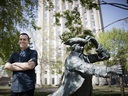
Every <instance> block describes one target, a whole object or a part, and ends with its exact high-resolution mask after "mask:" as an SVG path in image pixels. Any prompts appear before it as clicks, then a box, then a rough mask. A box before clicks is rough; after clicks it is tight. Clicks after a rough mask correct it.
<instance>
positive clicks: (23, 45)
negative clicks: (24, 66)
mask: <svg viewBox="0 0 128 96" xmlns="http://www.w3.org/2000/svg"><path fill="white" fill-rule="evenodd" d="M29 43H30V41H29V40H28V36H27V35H20V36H19V45H20V48H21V49H23V50H24V49H26V48H27V47H28V44H29Z"/></svg>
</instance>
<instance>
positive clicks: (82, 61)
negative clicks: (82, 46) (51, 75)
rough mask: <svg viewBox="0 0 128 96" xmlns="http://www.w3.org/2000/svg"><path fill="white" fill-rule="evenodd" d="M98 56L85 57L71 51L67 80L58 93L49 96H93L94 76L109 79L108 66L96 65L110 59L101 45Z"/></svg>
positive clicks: (67, 67) (67, 61)
mask: <svg viewBox="0 0 128 96" xmlns="http://www.w3.org/2000/svg"><path fill="white" fill-rule="evenodd" d="M96 52H97V53H98V54H91V55H84V54H83V53H82V54H80V55H79V54H76V53H75V52H73V51H71V53H70V55H69V56H68V57H67V58H66V60H65V78H64V81H63V84H62V85H61V86H60V87H59V89H58V90H57V91H55V92H54V93H52V94H50V95H48V96H92V75H96V76H101V77H107V76H108V74H107V68H106V66H100V65H94V64H91V63H94V62H96V61H103V60H106V59H108V58H109V57H110V55H109V53H108V52H107V50H106V49H105V48H104V47H103V46H102V45H101V44H100V43H99V45H98V48H97V49H96Z"/></svg>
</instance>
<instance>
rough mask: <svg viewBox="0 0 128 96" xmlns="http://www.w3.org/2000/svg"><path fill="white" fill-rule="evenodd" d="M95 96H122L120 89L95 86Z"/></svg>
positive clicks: (42, 94)
mask: <svg viewBox="0 0 128 96" xmlns="http://www.w3.org/2000/svg"><path fill="white" fill-rule="evenodd" d="M0 89H10V87H0ZM93 89H94V90H93V95H94V96H121V94H120V87H113V86H112V87H108V86H95V87H93ZM124 90H125V96H128V87H125V88H124ZM48 94H50V92H35V93H34V96H47V95H48ZM0 96H10V94H9V92H6V93H0Z"/></svg>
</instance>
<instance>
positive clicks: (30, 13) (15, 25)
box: [0, 0, 38, 62]
mask: <svg viewBox="0 0 128 96" xmlns="http://www.w3.org/2000/svg"><path fill="white" fill-rule="evenodd" d="M37 5H38V0H18V1H17V0H0V57H1V58H2V60H3V61H4V62H5V61H6V60H8V59H9V57H10V55H11V54H12V53H13V52H16V51H17V50H19V47H18V37H19V34H20V32H21V31H23V30H25V29H26V28H27V27H28V26H31V27H32V28H33V29H38V27H37V26H36V23H35V18H36V16H37V15H36V14H35V13H36V11H37ZM34 11H35V12H34Z"/></svg>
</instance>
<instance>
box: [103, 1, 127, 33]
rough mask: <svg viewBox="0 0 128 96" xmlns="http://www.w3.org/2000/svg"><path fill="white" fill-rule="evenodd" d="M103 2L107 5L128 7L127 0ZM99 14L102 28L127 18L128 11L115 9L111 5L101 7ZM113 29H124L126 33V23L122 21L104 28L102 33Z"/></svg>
mask: <svg viewBox="0 0 128 96" xmlns="http://www.w3.org/2000/svg"><path fill="white" fill-rule="evenodd" d="M104 1H106V2H107V3H121V4H125V5H127V6H128V4H127V0H104ZM101 13H102V19H103V26H104V27H105V26H107V25H108V24H110V23H112V22H114V21H116V20H119V19H123V18H126V17H128V10H124V9H121V8H117V7H114V6H111V5H101ZM113 27H115V28H117V29H119V28H121V29H122V28H124V29H125V30H127V31H128V23H125V22H124V21H123V20H122V21H119V22H116V23H114V24H112V25H110V26H108V27H106V28H105V29H104V31H107V30H112V28H113Z"/></svg>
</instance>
